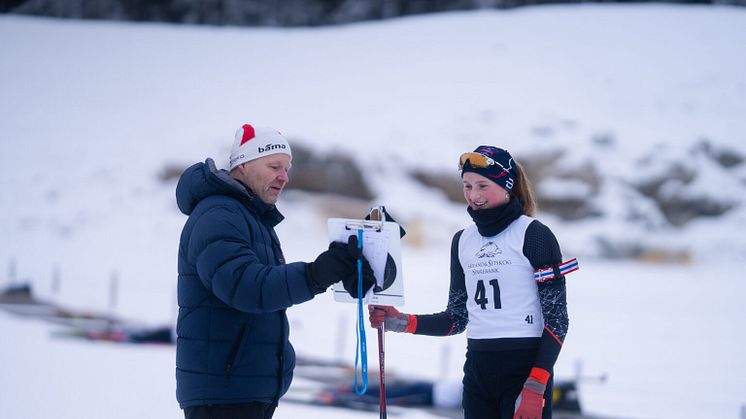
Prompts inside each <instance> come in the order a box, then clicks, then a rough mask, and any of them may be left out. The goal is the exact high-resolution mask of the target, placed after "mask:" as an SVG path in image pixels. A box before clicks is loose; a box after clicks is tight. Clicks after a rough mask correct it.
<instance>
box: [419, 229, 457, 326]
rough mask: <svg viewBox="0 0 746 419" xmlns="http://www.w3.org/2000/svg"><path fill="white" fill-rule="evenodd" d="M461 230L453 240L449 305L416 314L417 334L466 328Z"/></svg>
mask: <svg viewBox="0 0 746 419" xmlns="http://www.w3.org/2000/svg"><path fill="white" fill-rule="evenodd" d="M463 232H464V231H463V230H460V231H459V232H458V233H456V234H455V235H454V236H453V240H452V241H451V286H450V288H449V290H448V305H447V306H446V309H445V311H442V312H440V313H435V314H418V315H416V316H415V321H416V327H415V329H414V332H413V333H415V334H418V335H429V336H450V335H455V334H459V333H461V332H463V331H464V330H466V324H467V323H468V322H469V314H468V311H467V309H466V298H467V293H466V283H465V282H464V270H463V268H462V267H461V262H460V261H459V259H458V241H459V238H461V233H463Z"/></svg>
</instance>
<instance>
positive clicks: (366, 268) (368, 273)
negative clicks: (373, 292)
mask: <svg viewBox="0 0 746 419" xmlns="http://www.w3.org/2000/svg"><path fill="white" fill-rule="evenodd" d="M332 246H334V247H336V248H338V249H339V250H340V251H345V252H347V254H348V255H349V256H350V257H351V258H352V259H351V260H352V262H353V266H354V275H352V276H347V277H345V278H342V285H343V286H344V287H345V290H346V291H347V293H348V294H350V297H352V298H357V297H358V293H357V291H358V286H357V285H358V284H357V282H358V281H357V275H358V273H357V260H358V258H360V259H362V261H363V266H362V268H363V269H362V271H363V295H365V294H366V293H367V292H368V290H369V289H370V288H371V287H372V286H373V285H375V284H376V277H375V276H374V275H373V269H372V268H371V267H370V263H368V261H367V260H366V259H365V256H363V249H360V248H358V247H357V236H353V235H351V236H350V237H349V238H348V239H347V245H344V244H342V243H340V242H335V243H332ZM349 260H350V259H345V262H349Z"/></svg>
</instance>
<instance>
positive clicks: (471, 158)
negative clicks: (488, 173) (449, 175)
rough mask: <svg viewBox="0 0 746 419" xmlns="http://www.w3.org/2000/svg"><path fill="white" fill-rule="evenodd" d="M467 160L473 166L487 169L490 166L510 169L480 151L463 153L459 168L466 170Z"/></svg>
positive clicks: (459, 160)
mask: <svg viewBox="0 0 746 419" xmlns="http://www.w3.org/2000/svg"><path fill="white" fill-rule="evenodd" d="M466 162H469V164H470V165H471V167H476V168H477V169H486V168H488V167H490V166H500V168H501V169H502V170H503V171H505V172H507V171H508V169H506V168H505V167H504V166H503V165H502V164H500V163H499V162H497V161H496V160H494V159H492V158H491V157H487V156H485V155H484V154H479V153H464V154H462V155H461V157H460V158H459V159H458V168H459V170H464V165H466Z"/></svg>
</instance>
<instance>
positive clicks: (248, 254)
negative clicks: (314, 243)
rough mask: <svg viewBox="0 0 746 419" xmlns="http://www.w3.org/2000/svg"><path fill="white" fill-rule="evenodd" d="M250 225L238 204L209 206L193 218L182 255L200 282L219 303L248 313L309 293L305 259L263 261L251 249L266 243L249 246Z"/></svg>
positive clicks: (285, 305)
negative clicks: (185, 257)
mask: <svg viewBox="0 0 746 419" xmlns="http://www.w3.org/2000/svg"><path fill="white" fill-rule="evenodd" d="M250 228H251V227H250V226H249V224H248V223H247V222H246V220H245V219H244V218H243V217H242V216H241V209H240V208H237V207H231V206H230V205H220V206H216V207H213V208H210V209H208V210H207V211H206V212H205V213H204V214H202V215H201V216H200V217H199V219H198V220H197V221H196V222H195V224H194V228H193V230H192V234H191V236H190V239H189V243H188V249H187V257H188V258H189V260H190V261H191V262H192V263H194V265H195V266H196V267H197V273H198V275H199V278H200V280H201V281H202V283H203V284H204V286H205V287H206V288H207V289H209V290H211V291H212V292H213V293H214V294H215V295H216V296H217V297H218V298H219V299H220V300H221V301H223V302H224V303H225V304H227V305H229V306H231V307H234V308H236V309H238V310H241V311H245V312H249V313H265V312H272V311H278V310H282V309H285V308H288V307H290V306H292V305H293V304H299V303H302V302H305V301H308V300H310V299H312V298H313V294H312V293H311V290H310V289H309V288H308V285H307V283H306V276H305V275H306V274H305V272H306V265H307V264H306V263H303V262H295V263H289V264H281V265H267V264H265V263H263V262H262V261H261V259H260V258H259V257H258V256H257V252H259V251H265V252H266V251H267V249H266V248H258V246H259V245H258V244H254V246H253V247H252V242H251V239H250V230H249V229H250ZM255 228H256V227H255ZM266 237H268V240H271V239H269V234H267V235H266ZM264 245H265V246H266V247H268V248H269V247H271V246H272V245H271V243H264Z"/></svg>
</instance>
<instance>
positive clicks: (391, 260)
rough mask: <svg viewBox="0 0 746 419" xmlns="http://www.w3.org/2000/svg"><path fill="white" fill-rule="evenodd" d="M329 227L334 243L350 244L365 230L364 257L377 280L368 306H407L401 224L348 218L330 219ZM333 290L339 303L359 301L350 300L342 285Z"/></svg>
mask: <svg viewBox="0 0 746 419" xmlns="http://www.w3.org/2000/svg"><path fill="white" fill-rule="evenodd" d="M328 224H329V241H330V242H332V241H340V242H343V243H347V239H348V238H349V237H350V235H355V236H357V235H358V230H361V229H362V231H363V255H364V256H365V259H366V260H368V263H370V267H371V268H372V269H373V274H374V275H375V277H376V286H374V287H373V288H371V290H370V291H368V293H367V294H366V295H365V297H364V298H363V301H364V302H365V303H366V304H380V305H390V306H402V305H404V284H403V279H402V269H401V242H400V237H399V225H398V224H396V223H394V222H391V221H386V222H381V221H367V220H354V219H345V218H330V219H329V223H328ZM332 291H333V292H334V300H335V301H341V302H350V303H354V302H357V300H356V299H354V298H352V297H350V294H348V293H347V291H346V290H345V289H344V287H343V286H342V283H341V282H338V283H336V284H334V285H332Z"/></svg>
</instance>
